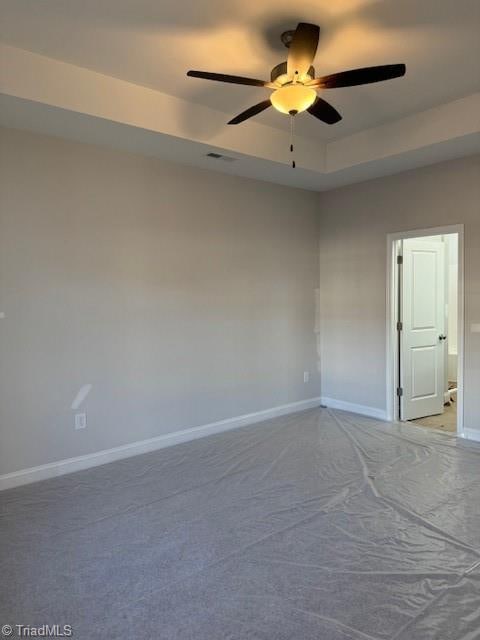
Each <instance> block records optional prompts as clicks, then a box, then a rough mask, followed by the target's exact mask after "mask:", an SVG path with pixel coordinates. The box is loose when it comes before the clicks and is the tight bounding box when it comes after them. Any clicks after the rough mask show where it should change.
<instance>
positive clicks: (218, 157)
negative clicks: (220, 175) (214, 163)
mask: <svg viewBox="0 0 480 640" xmlns="http://www.w3.org/2000/svg"><path fill="white" fill-rule="evenodd" d="M207 158H213V159H214V160H223V162H235V160H236V158H231V157H230V156H223V155H222V154H221V153H214V152H213V151H211V152H210V153H207Z"/></svg>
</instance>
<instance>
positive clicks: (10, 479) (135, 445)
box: [0, 397, 321, 491]
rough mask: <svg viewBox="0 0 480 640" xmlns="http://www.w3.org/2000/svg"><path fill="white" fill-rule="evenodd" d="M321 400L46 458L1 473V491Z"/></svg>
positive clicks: (162, 446) (193, 438)
mask: <svg viewBox="0 0 480 640" xmlns="http://www.w3.org/2000/svg"><path fill="white" fill-rule="evenodd" d="M320 404H321V399H320V398H318V397H317V398H309V399H308V400H300V401H298V402H290V403H289V404H282V405H279V406H277V407H272V408H270V409H264V410H263V411H255V412H254V413H246V414H244V415H241V416H236V417H234V418H227V419H226V420H220V421H218V422H211V423H210V424H204V425H201V426H198V427H192V428H190V429H183V430H181V431H174V432H172V433H166V434H164V435H161V436H157V437H155V438H149V439H148V440H139V441H137V442H131V443H129V444H124V445H121V446H119V447H113V448H112V449H103V450H101V451H95V452H94V453H89V454H86V455H83V456H76V457H74V458H65V459H63V460H58V461H56V462H49V463H48V464H42V465H40V466H38V467H30V468H28V469H20V470H19V471H13V472H11V473H6V474H3V475H0V491H3V490H4V489H11V488H13V487H19V486H21V485H24V484H30V483H31V482H37V481H39V480H47V479H48V478H55V477H57V476H61V475H64V474H66V473H73V472H74V471H82V470H83V469H89V468H91V467H97V466H99V465H102V464H107V463H109V462H114V461H115V460H122V459H123V458H129V457H131V456H136V455H140V454H142V453H148V452H150V451H155V450H156V449H163V448H164V447H171V446H173V445H175V444H180V443H182V442H188V441H189V440H196V439H197V438H203V437H205V436H210V435H213V434H215V433H221V432H222V431H229V430H230V429H236V428H238V427H245V426H247V425H250V424H255V423H256V422H261V421H263V420H269V419H271V418H276V417H278V416H283V415H287V414H289V413H295V412H297V411H305V410H306V409H313V408H315V407H318V406H319V405H320Z"/></svg>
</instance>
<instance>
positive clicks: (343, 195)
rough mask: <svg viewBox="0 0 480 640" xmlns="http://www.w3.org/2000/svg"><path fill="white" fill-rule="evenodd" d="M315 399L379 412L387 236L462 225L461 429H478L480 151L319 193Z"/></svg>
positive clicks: (382, 384)
mask: <svg viewBox="0 0 480 640" xmlns="http://www.w3.org/2000/svg"><path fill="white" fill-rule="evenodd" d="M320 204H321V229H320V292H321V293H320V296H321V297H320V335H321V362H322V395H323V396H326V397H330V398H334V399H337V400H343V401H346V402H352V403H356V404H362V405H367V406H371V407H375V408H379V409H386V388H385V386H386V383H385V366H386V364H385V341H386V329H385V323H386V246H387V245H386V237H387V234H388V233H394V232H398V231H403V230H410V229H423V228H428V227H434V226H442V225H449V224H458V223H464V224H465V299H466V302H465V304H466V309H465V320H466V332H465V338H466V349H465V386H464V389H465V405H464V406H465V426H466V427H467V428H471V429H480V334H478V333H470V331H469V328H470V325H471V324H472V323H478V322H480V157H479V156H475V157H470V158H465V159H462V160H455V161H452V162H448V163H442V164H437V165H433V166H430V167H427V168H423V169H418V170H415V171H409V172H406V173H402V174H398V175H396V176H392V177H388V178H381V179H379V180H372V181H370V182H365V183H362V184H358V185H353V186H350V187H346V188H342V189H338V190H335V191H330V192H327V193H324V194H321V196H320Z"/></svg>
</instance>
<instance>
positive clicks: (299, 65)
mask: <svg viewBox="0 0 480 640" xmlns="http://www.w3.org/2000/svg"><path fill="white" fill-rule="evenodd" d="M319 37H320V27H319V26H318V25H316V24H309V23H308V22H300V23H299V24H298V26H297V28H296V29H295V33H294V35H293V39H292V42H291V44H290V47H289V49H288V59H287V74H288V76H289V78H293V77H294V76H295V75H298V76H299V77H302V76H304V75H305V74H306V73H307V71H308V70H309V69H310V66H311V64H312V62H313V59H314V58H315V54H316V52H317V47H318V38H319Z"/></svg>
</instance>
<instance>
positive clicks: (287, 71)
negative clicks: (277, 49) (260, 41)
mask: <svg viewBox="0 0 480 640" xmlns="http://www.w3.org/2000/svg"><path fill="white" fill-rule="evenodd" d="M319 36H320V27H319V26H318V25H316V24H309V23H307V22H300V23H299V24H298V25H297V28H296V29H295V30H293V31H285V32H284V33H283V34H282V36H281V39H282V42H283V44H284V45H285V46H286V47H287V48H288V57H287V61H286V62H281V63H280V64H277V65H276V66H275V67H274V68H273V69H272V71H271V74H270V81H269V82H268V81H264V80H256V79H255V78H244V77H242V76H232V75H227V74H223V73H210V72H209V71H194V70H190V71H188V72H187V76H190V77H193V78H203V79H205V80H216V81H218V82H228V83H231V84H243V85H249V86H253V87H264V88H267V89H273V92H272V94H271V95H270V97H269V98H268V99H267V100H262V102H259V103H258V104H256V105H254V106H253V107H250V108H249V109H246V110H245V111H242V113H240V114H238V115H237V116H235V117H234V118H232V119H231V120H230V121H229V122H228V124H240V123H241V122H244V121H245V120H248V119H249V118H251V117H252V116H255V115H257V114H258V113H261V112H262V111H264V110H265V109H268V108H269V107H271V106H273V107H274V108H275V109H277V111H280V112H281V113H285V114H288V115H290V116H295V115H297V114H298V113H301V112H302V111H308V113H310V114H311V115H312V116H314V117H315V118H318V119H319V120H321V121H322V122H325V123H326V124H335V123H336V122H339V121H340V120H341V119H342V116H341V115H340V114H339V113H338V111H337V110H336V109H335V108H334V107H332V105H331V104H329V103H328V102H327V101H326V100H324V99H323V98H321V97H320V96H318V95H317V90H323V89H337V88H340V87H353V86H356V85H361V84H370V83H372V82H381V81H383V80H390V79H392V78H398V77H400V76H403V75H405V70H406V67H405V65H404V64H387V65H381V66H377V67H365V68H362V69H352V70H350V71H342V72H340V73H333V74H331V75H328V76H322V77H319V78H316V77H315V69H314V68H313V66H312V63H313V60H314V58H315V54H316V52H317V46H318V39H319ZM292 122H293V121H292ZM291 150H293V148H292V145H291ZM293 166H295V164H293Z"/></svg>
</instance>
